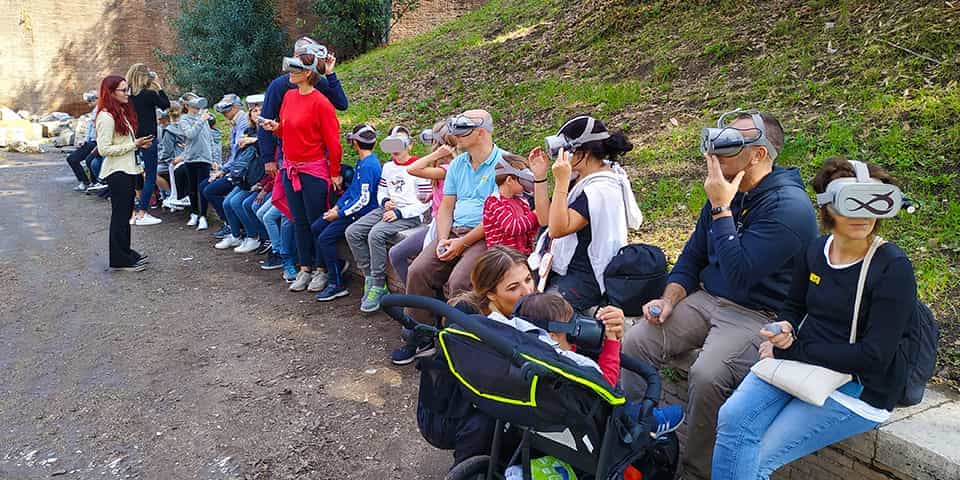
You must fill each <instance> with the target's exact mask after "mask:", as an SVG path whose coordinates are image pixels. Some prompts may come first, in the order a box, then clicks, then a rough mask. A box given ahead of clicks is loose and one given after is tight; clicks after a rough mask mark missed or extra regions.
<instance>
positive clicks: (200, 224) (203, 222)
mask: <svg viewBox="0 0 960 480" xmlns="http://www.w3.org/2000/svg"><path fill="white" fill-rule="evenodd" d="M207 228H209V225H207V217H200V220H199V221H197V231H200V230H206V229H207Z"/></svg>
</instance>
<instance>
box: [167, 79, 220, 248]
mask: <svg viewBox="0 0 960 480" xmlns="http://www.w3.org/2000/svg"><path fill="white" fill-rule="evenodd" d="M180 102H181V103H183V104H184V105H185V106H186V107H187V114H186V115H184V116H183V117H181V119H180V128H181V129H182V131H183V136H184V139H185V144H186V145H185V146H184V149H183V152H182V153H181V154H180V156H179V157H177V158H175V159H174V164H175V165H176V164H179V163H180V162H184V163H185V165H184V168H185V169H186V173H187V193H188V194H189V195H190V221H188V222H187V226H190V227H194V226H195V227H197V230H206V229H207V201H206V199H205V198H203V196H202V195H201V194H200V192H202V191H203V190H202V188H203V186H202V185H201V183H206V180H207V179H208V178H209V177H210V167H211V165H212V164H213V156H212V153H211V151H210V146H211V144H212V143H213V141H212V140H211V133H210V124H209V123H208V120H209V119H210V112H208V111H207V110H206V107H207V99H205V98H203V97H201V96H199V95H197V94H195V93H193V92H189V93H186V94H184V95H183V97H181V98H180Z"/></svg>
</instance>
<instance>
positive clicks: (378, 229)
mask: <svg viewBox="0 0 960 480" xmlns="http://www.w3.org/2000/svg"><path fill="white" fill-rule="evenodd" d="M383 213H384V209H383V208H382V207H381V208H376V209H374V210H372V211H371V212H370V213H368V214H366V215H364V216H362V217H360V218H359V219H357V221H355V222H353V223H352V224H351V225H350V226H349V227H347V232H346V237H347V245H348V246H349V247H350V251H351V252H353V258H354V260H356V261H357V266H358V267H360V270H361V271H363V274H364V275H366V276H368V277H370V279H371V280H372V281H373V284H374V285H376V286H378V287H379V286H383V285H385V284H386V282H387V241H388V240H390V238H391V237H393V236H394V235H396V234H397V233H399V232H402V231H404V230H407V229H410V228H413V227H416V226H417V225H420V217H414V218H398V219H396V220H394V221H392V222H384V221H383Z"/></svg>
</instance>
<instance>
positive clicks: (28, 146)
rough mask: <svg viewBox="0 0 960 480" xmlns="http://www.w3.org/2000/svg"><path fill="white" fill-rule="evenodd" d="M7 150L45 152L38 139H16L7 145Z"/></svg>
mask: <svg viewBox="0 0 960 480" xmlns="http://www.w3.org/2000/svg"><path fill="white" fill-rule="evenodd" d="M7 150H9V151H11V152H17V153H45V152H46V150H44V148H43V145H42V144H41V143H40V141H38V140H31V141H16V142H12V143H10V144H9V145H8V146H7Z"/></svg>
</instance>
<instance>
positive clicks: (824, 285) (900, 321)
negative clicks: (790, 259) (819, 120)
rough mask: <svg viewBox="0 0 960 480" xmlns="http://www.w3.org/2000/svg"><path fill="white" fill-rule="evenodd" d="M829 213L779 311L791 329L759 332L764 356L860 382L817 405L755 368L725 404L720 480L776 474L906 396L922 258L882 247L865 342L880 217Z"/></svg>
mask: <svg viewBox="0 0 960 480" xmlns="http://www.w3.org/2000/svg"><path fill="white" fill-rule="evenodd" d="M862 167H863V168H866V169H867V171H868V172H869V176H870V177H871V180H872V181H875V182H882V183H888V184H892V183H894V180H893V178H892V177H891V176H890V174H888V173H887V172H886V171H885V170H884V169H883V168H880V167H878V166H875V165H862ZM855 168H856V167H855V166H854V165H853V164H851V162H849V161H847V160H845V159H842V158H832V159H830V160H828V161H827V162H826V164H824V166H823V168H821V169H820V172H819V173H817V175H816V177H815V178H814V179H813V189H814V190H815V191H816V192H817V193H818V194H822V193H824V192H827V191H828V190H831V191H833V190H834V189H835V188H836V187H837V186H838V184H840V183H849V182H851V179H850V177H856V174H855V170H854V169H855ZM853 181H856V180H853ZM831 187H832V188H831ZM820 221H821V224H822V226H823V229H824V230H825V231H827V232H828V234H827V235H825V236H822V237H820V238H819V239H817V240H814V241H813V243H811V244H810V245H809V246H808V247H807V250H806V253H805V255H804V256H803V258H802V259H801V260H800V261H798V262H797V267H796V270H795V272H794V276H793V282H792V284H791V287H790V293H789V296H788V297H787V299H786V303H785V304H784V307H783V310H782V311H781V312H780V314H779V316H778V317H779V320H780V321H778V322H777V326H779V328H780V329H781V331H782V333H779V334H774V333H773V332H770V331H767V330H766V329H763V330H760V334H761V335H762V336H764V337H765V338H766V339H767V341H765V342H764V343H762V344H761V345H760V357H761V358H782V359H788V360H796V361H800V362H804V363H808V364H812V365H817V366H821V367H825V368H829V369H832V370H835V371H837V372H841V373H848V374H851V375H852V376H853V378H854V381H852V382H850V383H848V384H846V385H844V386H841V387H840V388H838V389H837V390H836V391H834V392H833V393H831V394H830V396H829V397H828V398H827V400H826V402H825V403H824V405H823V406H822V407H818V406H815V405H813V404H809V403H806V402H804V401H801V400H798V399H796V398H794V397H793V396H791V395H790V394H788V393H786V392H784V391H782V390H780V389H778V388H777V387H775V386H773V385H770V384H768V383H766V382H765V381H763V380H761V379H760V378H759V377H757V376H756V375H754V374H753V373H750V374H748V375H747V377H746V378H745V379H744V380H743V383H741V384H740V386H739V387H738V388H737V390H736V391H735V392H734V393H733V395H732V396H731V397H730V398H729V399H727V401H726V403H724V404H723V407H721V408H720V416H719V420H718V422H717V423H718V424H717V441H716V447H715V450H714V453H713V474H712V478H714V479H715V480H717V479H719V480H723V479H741V478H759V479H766V478H769V477H770V474H771V473H773V472H774V471H775V470H776V469H778V468H780V467H781V466H783V465H786V464H788V463H790V462H792V461H794V460H796V459H798V458H800V457H803V456H805V455H807V454H809V453H813V452H814V451H816V450H819V449H820V448H823V447H825V446H827V445H830V444H832V443H835V442H839V441H840V440H843V439H845V438H849V437H852V436H854V435H857V434H860V433H862V432H866V431H868V430H872V429H874V428H876V427H877V426H878V425H880V424H881V423H883V422H884V421H886V420H887V419H888V418H890V414H891V411H892V410H893V407H894V406H895V405H896V404H897V402H898V401H899V400H900V395H901V393H902V392H903V388H904V384H905V383H906V373H907V365H906V358H905V356H904V354H903V352H902V351H901V350H900V349H899V345H900V342H901V339H902V338H903V336H904V331H905V330H906V328H908V325H909V322H910V320H911V318H912V315H913V313H914V310H915V309H916V304H917V283H916V279H915V277H914V273H913V266H912V265H911V264H910V260H909V259H908V258H907V256H906V254H905V253H904V252H903V250H901V249H900V248H899V247H897V246H896V245H894V244H892V243H886V244H883V245H882V246H880V247H879V248H878V249H877V250H876V253H875V255H874V257H873V260H872V263H871V264H870V266H869V274H868V276H867V280H866V283H865V285H864V288H863V295H862V303H861V305H860V311H859V317H858V318H859V319H858V328H857V336H856V342H855V343H852V344H851V343H849V340H850V338H849V337H850V328H851V326H852V320H851V319H852V318H853V311H854V302H855V300H856V298H855V296H856V293H857V283H858V280H859V276H860V269H861V265H862V261H863V258H864V256H866V253H867V250H868V249H869V248H870V246H871V244H872V243H873V241H874V238H875V236H876V232H877V229H878V227H879V223H880V222H879V220H878V219H876V218H849V217H844V216H841V215H839V214H838V213H837V212H836V210H834V208H833V206H832V203H830V202H822V206H821V207H820ZM801 324H802V326H803V328H802V329H801V328H800V326H801Z"/></svg>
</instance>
